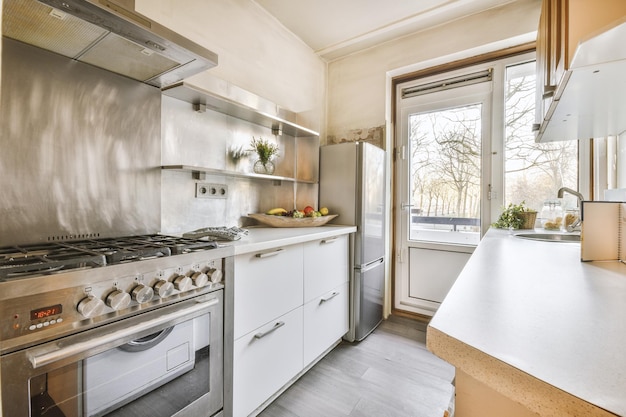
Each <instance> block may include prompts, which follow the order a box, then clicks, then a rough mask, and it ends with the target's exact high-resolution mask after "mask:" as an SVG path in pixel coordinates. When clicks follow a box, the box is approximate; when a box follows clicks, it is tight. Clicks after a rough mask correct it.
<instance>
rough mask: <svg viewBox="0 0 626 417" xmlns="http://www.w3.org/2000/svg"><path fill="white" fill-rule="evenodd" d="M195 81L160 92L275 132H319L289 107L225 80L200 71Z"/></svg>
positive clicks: (203, 109) (202, 108)
mask: <svg viewBox="0 0 626 417" xmlns="http://www.w3.org/2000/svg"><path fill="white" fill-rule="evenodd" d="M195 79H196V83H194V84H192V83H190V82H188V81H182V82H179V83H177V84H173V85H171V86H168V87H165V88H164V89H163V90H162V93H163V94H164V95H166V96H169V97H173V98H177V99H179V100H183V101H186V102H188V103H191V104H193V105H194V107H195V109H196V111H199V112H203V111H206V110H213V111H217V112H219V113H223V114H227V115H229V116H233V117H236V118H238V119H242V120H245V121H248V122H251V123H255V124H258V125H260V126H265V127H267V128H270V129H272V130H273V131H275V132H276V134H282V133H284V134H287V135H290V136H294V137H295V136H319V132H316V131H315V130H313V129H310V128H308V127H305V126H302V125H300V124H298V123H297V113H294V112H292V111H289V110H287V109H284V108H282V107H280V106H279V105H277V104H275V103H272V102H271V101H269V100H267V99H264V98H263V97H259V96H257V95H256V94H253V93H251V92H249V91H246V90H244V89H242V88H239V87H237V86H235V85H233V84H231V83H229V82H227V81H224V80H221V79H218V78H215V77H212V76H209V75H206V74H202V77H200V78H195Z"/></svg>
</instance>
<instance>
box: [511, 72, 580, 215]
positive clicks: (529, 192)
mask: <svg viewBox="0 0 626 417" xmlns="http://www.w3.org/2000/svg"><path fill="white" fill-rule="evenodd" d="M505 80H506V81H505V86H504V94H505V100H504V102H505V105H504V109H505V146H504V152H505V162H504V175H505V179H504V184H505V187H504V205H508V204H509V203H514V204H518V203H520V202H521V201H524V202H525V203H526V205H527V206H528V207H530V208H534V209H536V210H538V211H540V210H541V208H542V206H543V203H544V201H546V200H549V199H556V196H557V191H558V189H559V188H561V187H569V188H572V189H574V190H576V189H578V142H577V141H565V142H551V143H535V137H534V134H533V133H532V131H531V126H532V124H533V123H534V120H535V82H536V81H535V62H534V61H531V62H525V63H522V64H515V65H510V66H507V67H506V77H505ZM566 198H567V199H568V200H566V201H565V202H564V205H565V206H566V207H567V206H573V207H575V206H576V199H575V198H574V197H573V196H571V195H567V196H566ZM570 199H571V200H570Z"/></svg>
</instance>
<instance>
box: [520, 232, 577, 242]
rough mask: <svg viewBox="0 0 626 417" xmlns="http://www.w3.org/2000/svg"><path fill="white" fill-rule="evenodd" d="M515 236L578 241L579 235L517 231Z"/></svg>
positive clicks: (557, 240) (546, 240)
mask: <svg viewBox="0 0 626 417" xmlns="http://www.w3.org/2000/svg"><path fill="white" fill-rule="evenodd" d="M515 236H516V237H519V238H522V239H531V240H541V241H543V242H580V235H578V234H571V235H570V234H567V235H566V234H560V233H518V234H516V235H515Z"/></svg>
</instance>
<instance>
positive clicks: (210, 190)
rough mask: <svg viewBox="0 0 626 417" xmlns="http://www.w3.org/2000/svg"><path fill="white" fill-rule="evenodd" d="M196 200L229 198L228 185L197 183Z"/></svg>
mask: <svg viewBox="0 0 626 417" xmlns="http://www.w3.org/2000/svg"><path fill="white" fill-rule="evenodd" d="M196 198H228V185H226V184H209V183H205V182H199V183H196Z"/></svg>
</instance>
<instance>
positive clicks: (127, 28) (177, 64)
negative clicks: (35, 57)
mask: <svg viewBox="0 0 626 417" xmlns="http://www.w3.org/2000/svg"><path fill="white" fill-rule="evenodd" d="M2 18H3V22H2V30H3V36H6V37H8V38H11V39H15V40H18V41H21V42H24V43H27V44H29V45H33V46H37V47H39V48H42V49H46V50H49V51H52V52H55V53H58V54H61V55H64V56H66V57H68V58H72V59H75V60H77V61H81V62H85V63H87V64H91V65H94V66H96V67H99V68H103V69H106V70H108V71H112V72H115V73H117V74H120V75H124V76H126V77H129V78H132V79H135V80H138V81H141V82H144V83H146V84H150V85H153V86H156V87H165V86H167V85H170V84H174V83H177V82H179V81H181V80H183V79H185V78H186V77H189V76H191V75H194V74H197V73H199V72H202V71H204V70H206V69H209V68H212V67H214V66H216V65H217V55H216V54H215V53H213V52H211V51H209V50H207V49H206V48H203V47H201V46H200V45H198V44H196V43H194V42H192V41H190V40H188V39H185V38H183V37H181V36H180V35H178V34H176V33H175V32H173V31H171V30H169V29H167V28H165V27H163V26H161V25H159V24H158V23H155V22H153V21H151V20H150V19H148V18H146V17H145V16H143V15H140V14H138V13H136V12H135V2H134V0H5V1H4V9H3V14H2Z"/></svg>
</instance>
